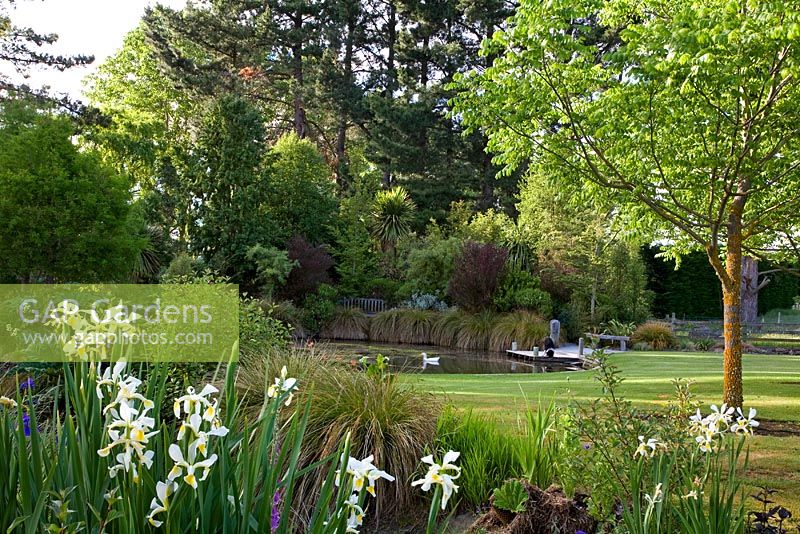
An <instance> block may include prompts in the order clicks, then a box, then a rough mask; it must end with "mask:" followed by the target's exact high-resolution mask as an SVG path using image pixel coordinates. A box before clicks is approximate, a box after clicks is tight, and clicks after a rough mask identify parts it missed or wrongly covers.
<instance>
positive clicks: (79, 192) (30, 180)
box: [0, 101, 144, 283]
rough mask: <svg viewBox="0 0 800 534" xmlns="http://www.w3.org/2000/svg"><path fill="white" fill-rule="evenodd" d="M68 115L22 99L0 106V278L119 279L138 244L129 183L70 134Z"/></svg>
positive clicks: (127, 269) (129, 266)
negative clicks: (133, 226) (76, 144)
mask: <svg viewBox="0 0 800 534" xmlns="http://www.w3.org/2000/svg"><path fill="white" fill-rule="evenodd" d="M73 135H75V128H74V125H73V124H72V122H71V121H70V119H69V118H67V117H65V116H60V115H54V114H52V113H51V112H50V111H48V110H41V109H36V108H34V107H33V106H31V105H30V104H29V103H27V102H24V101H6V102H5V103H3V105H2V107H0V219H2V221H3V224H2V225H0V242H2V243H3V254H2V255H0V278H2V279H3V280H5V281H7V282H14V281H17V282H24V283H33V282H50V283H53V282H119V281H127V280H129V279H130V276H131V274H132V272H133V269H134V266H135V264H136V261H137V257H138V254H139V251H140V250H141V248H142V246H143V245H144V242H143V240H142V239H141V238H140V237H137V236H136V235H134V234H132V233H131V229H132V227H131V224H130V222H131V221H130V220H129V219H128V215H129V210H130V205H129V202H130V193H129V185H130V184H129V183H128V182H127V180H125V179H124V178H123V177H122V176H120V175H118V174H116V173H115V172H114V171H113V170H111V169H110V168H108V167H107V166H104V165H103V164H102V163H101V161H100V158H99V156H98V155H97V154H96V153H94V152H92V151H88V150H79V149H78V147H77V146H75V144H73V142H72V136H73Z"/></svg>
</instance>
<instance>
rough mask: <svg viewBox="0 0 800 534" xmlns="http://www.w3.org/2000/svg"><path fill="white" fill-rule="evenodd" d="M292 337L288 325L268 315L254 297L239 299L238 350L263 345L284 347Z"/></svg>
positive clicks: (259, 347) (256, 347)
mask: <svg viewBox="0 0 800 534" xmlns="http://www.w3.org/2000/svg"><path fill="white" fill-rule="evenodd" d="M291 339H292V335H291V333H290V332H289V327H288V326H286V325H285V324H284V323H283V322H281V321H280V320H279V319H277V318H275V317H272V316H270V315H269V314H268V313H267V312H266V311H264V308H263V307H262V306H261V304H260V303H259V302H258V301H257V300H254V299H250V298H242V299H240V301H239V350H240V351H243V352H248V351H252V350H263V349H264V348H265V347H275V348H280V349H282V348H286V347H288V345H289V342H290V341H291Z"/></svg>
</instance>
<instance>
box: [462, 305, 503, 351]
mask: <svg viewBox="0 0 800 534" xmlns="http://www.w3.org/2000/svg"><path fill="white" fill-rule="evenodd" d="M497 318H498V316H497V314H495V313H493V312H489V311H484V312H481V313H476V314H464V315H463V316H462V318H461V320H460V321H459V323H458V335H457V336H456V347H457V348H459V349H469V350H488V349H489V343H490V341H491V337H492V331H493V330H494V327H495V324H496V323H497Z"/></svg>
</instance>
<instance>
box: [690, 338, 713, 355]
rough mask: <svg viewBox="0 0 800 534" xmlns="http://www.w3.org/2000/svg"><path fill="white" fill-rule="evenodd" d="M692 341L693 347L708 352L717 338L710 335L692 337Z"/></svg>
mask: <svg viewBox="0 0 800 534" xmlns="http://www.w3.org/2000/svg"><path fill="white" fill-rule="evenodd" d="M692 341H693V342H694V347H695V348H696V349H697V350H699V351H701V352H708V351H710V350H711V349H713V348H714V345H716V344H717V340H716V339H714V338H710V337H703V338H699V339H693V340H692Z"/></svg>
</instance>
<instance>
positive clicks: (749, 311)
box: [742, 256, 761, 324]
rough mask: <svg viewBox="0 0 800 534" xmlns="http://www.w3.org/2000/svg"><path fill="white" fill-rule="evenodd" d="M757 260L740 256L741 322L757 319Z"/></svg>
mask: <svg viewBox="0 0 800 534" xmlns="http://www.w3.org/2000/svg"><path fill="white" fill-rule="evenodd" d="M760 289H761V286H760V284H759V283H758V260H756V259H754V258H752V257H750V256H744V257H742V322H743V323H744V324H749V323H754V322H756V321H757V320H758V292H759V290H760Z"/></svg>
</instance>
